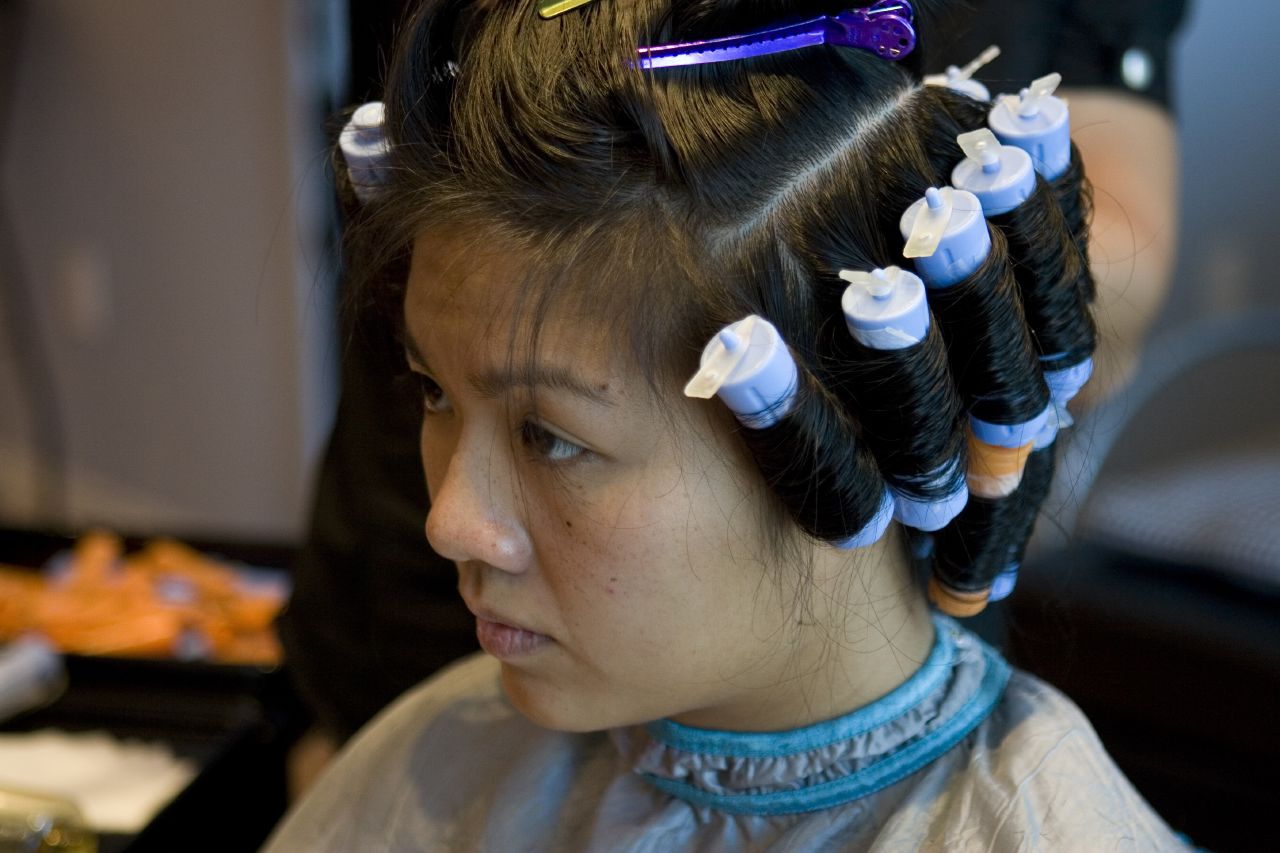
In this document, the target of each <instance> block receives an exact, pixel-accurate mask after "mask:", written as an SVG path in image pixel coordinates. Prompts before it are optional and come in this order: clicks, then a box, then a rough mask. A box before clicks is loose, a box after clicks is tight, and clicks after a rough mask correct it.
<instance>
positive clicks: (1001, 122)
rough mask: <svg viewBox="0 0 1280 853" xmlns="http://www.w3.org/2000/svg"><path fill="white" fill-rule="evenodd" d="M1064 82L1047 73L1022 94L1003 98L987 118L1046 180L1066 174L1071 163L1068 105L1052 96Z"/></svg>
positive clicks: (999, 135) (1060, 76)
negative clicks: (1027, 155)
mask: <svg viewBox="0 0 1280 853" xmlns="http://www.w3.org/2000/svg"><path fill="white" fill-rule="evenodd" d="M1061 81H1062V75H1061V74H1057V73H1054V74H1047V75H1045V76H1044V77H1040V78H1038V79H1036V80H1034V81H1032V83H1031V85H1030V86H1029V87H1027V88H1026V89H1023V90H1022V92H1021V93H1020V94H1017V95H1001V96H1000V97H999V98H997V99H996V105H995V106H994V107H993V108H992V109H991V113H990V115H988V116H987V124H988V126H990V128H991V129H992V130H993V131H995V134H996V136H997V137H999V139H1000V141H1001V142H1003V143H1004V144H1005V145H1014V146H1017V147H1018V148H1020V149H1022V150H1023V151H1025V152H1027V154H1029V155H1030V156H1031V162H1032V163H1033V164H1034V165H1035V170H1036V171H1037V172H1039V173H1040V175H1041V176H1042V177H1043V178H1044V179H1045V180H1046V181H1052V180H1053V179H1055V178H1057V177H1058V176H1059V175H1061V174H1062V173H1063V172H1065V171H1066V169H1067V166H1068V165H1069V164H1070V162H1071V130H1070V127H1069V124H1070V122H1069V119H1068V111H1067V102H1066V101H1064V100H1063V99H1061V98H1058V97H1054V94H1053V93H1054V91H1055V90H1056V89H1057V88H1058V84H1059V83H1060V82H1061Z"/></svg>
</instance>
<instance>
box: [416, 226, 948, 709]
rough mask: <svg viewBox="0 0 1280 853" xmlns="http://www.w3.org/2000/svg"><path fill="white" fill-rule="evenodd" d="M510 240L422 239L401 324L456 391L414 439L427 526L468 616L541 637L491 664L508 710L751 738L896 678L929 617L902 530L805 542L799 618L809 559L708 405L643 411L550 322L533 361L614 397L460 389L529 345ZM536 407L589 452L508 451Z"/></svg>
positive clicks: (618, 363) (925, 645) (578, 337)
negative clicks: (783, 531)
mask: <svg viewBox="0 0 1280 853" xmlns="http://www.w3.org/2000/svg"><path fill="white" fill-rule="evenodd" d="M480 246H493V247H495V248H494V249H493V250H492V252H491V253H490V252H486V251H484V250H482V249H478V247H480ZM502 248H503V247H501V245H500V242H499V241H493V240H490V241H478V240H474V239H465V235H463V234H461V233H458V232H454V233H437V234H428V235H425V236H423V237H422V238H420V239H419V240H418V242H417V244H416V245H415V248H414V252H413V259H412V265H411V272H410V277H409V287H408V291H407V294H406V299H405V323H406V331H407V333H408V335H409V337H410V339H411V341H412V344H413V347H412V348H413V349H416V350H417V351H418V352H419V353H420V354H421V356H422V357H423V359H424V361H425V362H426V364H425V365H415V369H418V370H421V371H425V372H428V373H429V374H430V376H431V378H432V379H433V380H434V381H435V382H436V383H438V385H439V386H440V388H441V389H442V391H443V395H444V397H445V398H447V401H448V407H447V411H441V412H438V413H433V414H429V415H428V416H427V417H426V418H425V420H424V426H423V431H422V457H423V467H424V471H425V473H426V477H427V484H428V488H429V490H430V493H431V498H432V506H431V512H430V514H429V516H428V518H427V524H426V528H427V535H428V538H429V539H430V541H431V543H432V545H433V547H435V549H436V550H437V551H438V552H439V553H441V554H442V555H444V556H446V557H448V558H449V559H452V560H454V561H455V563H456V564H457V566H458V575H459V581H458V586H459V591H460V592H461V593H462V595H463V597H464V598H465V599H466V600H467V602H468V604H469V605H470V606H471V607H473V608H475V609H480V610H484V611H487V612H489V613H491V614H495V615H497V616H500V617H502V619H503V620H505V621H509V622H511V623H513V624H517V625H519V626H520V627H523V628H525V629H527V630H530V631H534V632H537V633H540V634H544V635H546V636H548V637H550V638H551V639H552V641H553V642H551V643H550V644H548V645H546V646H545V647H543V648H542V649H540V650H538V651H537V652H535V653H533V654H530V655H527V656H525V657H522V658H518V659H515V660H510V661H504V663H503V665H502V676H503V684H504V687H505V689H506V691H507V694H508V696H509V697H510V699H511V701H512V703H513V704H514V705H515V706H516V707H517V708H518V709H519V710H520V711H521V712H523V713H524V714H525V715H526V716H528V717H529V718H530V719H532V720H534V721H535V722H537V723H539V724H542V725H545V726H548V727H552V728H559V729H565V730H593V729H601V728H607V727H612V726H618V725H624V724H630V723H638V722H644V721H648V720H652V719H657V718H660V717H673V718H675V719H678V720H680V721H681V722H685V723H687V724H689V725H700V726H708V727H718V728H732V729H745V730H762V729H776V728H785V727H789V726H795V725H803V724H806V723H809V722H813V721H816V720H819V719H825V718H828V717H831V716H835V715H837V714H840V713H843V712H845V711H848V710H850V709H852V708H854V707H857V706H858V705H861V704H864V703H865V702H868V701H871V700H873V699H875V698H878V697H879V696H882V695H884V693H887V692H888V691H889V690H891V689H892V688H893V687H895V686H897V684H899V683H901V682H902V681H903V680H904V679H905V678H906V677H908V676H909V675H910V674H911V672H913V671H914V670H915V669H916V668H917V667H918V664H919V661H921V660H923V658H924V657H925V655H926V654H927V652H928V649H929V646H930V644H931V642H932V627H931V624H930V622H929V619H928V614H927V610H926V608H925V605H924V599H923V595H922V593H921V592H920V591H919V590H917V589H916V588H915V587H914V585H913V584H912V582H911V579H910V573H909V571H908V568H907V563H906V560H905V556H904V555H903V554H902V553H901V548H900V545H899V543H898V542H897V537H896V536H890V537H886V539H884V540H882V541H881V542H880V543H878V544H877V545H876V546H874V547H872V548H868V549H863V550H861V551H857V552H852V553H844V552H838V551H836V550H834V549H832V548H829V547H827V546H823V545H820V544H802V545H801V549H802V552H803V549H807V553H802V556H803V558H804V561H805V562H806V563H807V564H809V566H810V567H811V569H812V577H813V579H814V580H813V587H812V589H810V590H807V591H806V594H807V595H808V598H809V601H808V607H807V608H806V609H805V610H804V612H805V613H806V614H811V615H812V617H813V618H812V620H810V621H802V620H799V619H797V618H796V612H797V611H796V583H795V582H794V578H795V577H797V576H798V573H799V572H800V571H801V568H800V567H799V566H790V565H782V564H779V563H778V562H777V561H776V559H775V558H774V557H773V556H771V555H770V553H769V551H768V549H767V548H766V547H765V543H764V539H763V536H762V535H761V524H760V520H761V518H762V514H763V511H764V506H765V498H764V494H765V492H764V490H765V488H766V487H765V486H764V484H763V482H762V481H761V478H760V475H759V472H758V470H757V469H756V468H755V466H754V464H753V463H752V462H751V460H750V458H749V457H748V456H747V454H746V451H745V450H744V448H743V447H742V445H741V444H740V443H739V442H738V440H737V439H736V438H735V437H734V436H733V434H732V430H731V429H729V428H728V425H727V424H726V419H727V416H726V415H725V414H724V412H723V410H722V409H720V408H717V404H716V403H715V401H692V400H688V399H686V398H684V397H683V396H682V395H680V393H679V389H678V388H673V389H672V393H671V395H670V396H669V398H668V399H666V400H663V401H660V402H655V401H654V400H653V399H652V397H651V395H649V394H648V393H647V389H646V387H645V382H644V379H643V377H642V376H641V375H639V373H638V372H637V371H636V370H635V369H634V367H633V366H631V365H629V364H627V363H625V362H623V361H622V360H621V359H616V358H614V357H613V355H612V353H613V350H612V348H611V347H610V339H611V338H610V334H609V333H608V330H604V329H601V330H599V334H595V335H593V334H591V333H590V329H589V328H584V325H583V323H582V321H581V318H576V319H575V321H573V322H569V321H567V320H560V319H558V318H557V317H555V316H552V317H549V318H547V319H546V321H545V323H544V325H543V326H542V327H541V330H540V331H541V333H542V338H541V347H540V349H539V351H538V352H537V353H534V354H532V356H533V359H534V361H536V362H537V363H538V364H550V365H562V366H568V367H569V368H570V369H571V370H572V371H573V372H574V374H575V376H578V377H579V378H580V380H581V382H582V383H584V385H585V387H587V388H591V389H594V390H595V391H596V392H597V393H598V394H606V395H608V398H607V399H608V404H607V405H606V404H602V403H599V402H593V401H590V400H588V399H586V398H584V397H582V396H579V395H575V394H574V393H572V392H570V391H566V390H564V389H561V388H552V387H540V388H538V389H537V406H536V409H535V408H534V407H533V406H532V403H531V398H530V397H529V395H528V394H527V392H526V391H524V390H522V389H520V388H518V387H516V388H513V389H510V390H508V391H506V392H504V393H503V395H501V396H500V397H498V398H492V397H489V396H486V395H484V394H481V393H479V392H478V390H477V389H476V388H475V387H473V386H472V384H471V383H470V382H469V380H468V377H469V376H470V375H471V374H472V373H474V372H475V371H476V370H478V369H484V368H485V367H487V366H494V365H496V366H501V365H503V364H506V363H509V362H507V357H508V355H509V354H510V346H511V342H512V340H513V339H514V340H523V338H521V337H520V336H519V335H516V336H515V337H514V338H513V334H515V333H516V332H517V331H518V330H519V328H520V326H519V325H518V324H519V323H520V322H521V321H520V318H518V317H513V316H512V313H513V312H512V304H513V302H512V299H511V295H510V292H509V289H510V286H511V285H510V283H511V282H513V281H518V280H519V270H520V265H519V263H518V252H517V251H515V250H506V251H502V250H500V249H502ZM530 355H531V354H529V353H527V352H519V351H518V352H516V353H515V358H516V361H515V363H521V359H526V360H527V359H528V357H529V356H530ZM671 414H675V415H676V417H674V418H673V417H670V415H671ZM531 418H534V419H536V422H537V424H538V425H539V426H540V427H542V428H545V429H547V430H550V431H551V432H553V433H554V434H555V435H556V436H558V437H559V438H560V439H564V440H566V441H568V442H570V443H569V444H568V445H564V446H567V447H570V448H577V449H578V450H579V451H582V452H580V453H576V454H574V455H573V456H572V458H571V459H567V460H566V459H556V460H551V459H548V458H546V457H540V456H539V455H538V454H537V453H536V452H535V451H534V449H533V448H531V447H530V446H527V445H524V444H522V443H521V441H522V439H521V436H522V435H523V434H524V433H523V432H522V424H524V423H525V422H527V421H528V420H529V419H531ZM675 425H686V426H683V427H682V428H683V429H685V430H686V432H684V433H682V434H681V435H679V436H677V435H675V434H673V432H672V430H673V429H674V428H675ZM677 439H679V440H677ZM556 447H557V448H560V447H561V445H556ZM868 625H873V626H876V629H875V630H872V631H868V630H867V628H866V626H868ZM886 637H889V638H891V640H888V641H887V640H886Z"/></svg>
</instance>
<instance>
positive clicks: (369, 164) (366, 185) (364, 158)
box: [338, 101, 391, 204]
mask: <svg viewBox="0 0 1280 853" xmlns="http://www.w3.org/2000/svg"><path fill="white" fill-rule="evenodd" d="M383 124H384V110H383V106H382V102H381V101H370V102H369V103H367V104H362V105H360V106H359V107H357V108H356V111H355V112H353V113H352V114H351V118H350V119H349V120H348V121H347V124H346V126H345V127H343V129H342V134H341V135H340V136H339V137H338V146H339V147H340V148H341V149H342V157H343V159H344V160H346V161H347V174H348V175H349V176H350V178H351V188H352V189H353V190H355V193H356V197H357V198H359V199H360V203H361V204H368V203H369V201H370V200H371V199H372V198H373V197H374V196H375V195H376V194H377V191H378V187H379V186H380V185H381V184H382V183H383V182H384V179H385V177H386V175H385V170H386V166H387V158H388V154H389V153H390V151H391V146H390V143H389V142H388V141H387V138H386V134H385V133H384V129H383Z"/></svg>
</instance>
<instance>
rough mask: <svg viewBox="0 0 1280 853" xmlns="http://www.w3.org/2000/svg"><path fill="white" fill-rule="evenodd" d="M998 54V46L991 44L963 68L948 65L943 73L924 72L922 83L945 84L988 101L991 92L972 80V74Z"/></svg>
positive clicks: (975, 97) (954, 89)
mask: <svg viewBox="0 0 1280 853" xmlns="http://www.w3.org/2000/svg"><path fill="white" fill-rule="evenodd" d="M999 55H1000V48H999V47H997V46H996V45H994V44H993V45H991V47H989V48H987V49H986V50H984V51H983V52H982V53H980V54H978V56H977V58H975V59H974V60H973V61H972V62H970V63H969V64H968V65H966V66H964V67H963V68H957V67H956V66H954V65H948V66H947V70H946V72H945V73H943V74H926V75H925V78H924V84H925V85H926V86H946V87H947V88H948V89H950V90H952V91H953V92H959V93H961V94H962V95H968V96H969V97H971V98H973V99H974V100H977V101H989V100H991V93H990V92H989V91H987V87H986V86H984V85H982V84H981V83H979V82H978V81H977V80H974V79H973V75H974V74H977V73H978V71H979V70H981V69H982V67H983V66H984V65H986V64H987V63H989V62H991V61H992V60H993V59H995V58H996V57H997V56H999Z"/></svg>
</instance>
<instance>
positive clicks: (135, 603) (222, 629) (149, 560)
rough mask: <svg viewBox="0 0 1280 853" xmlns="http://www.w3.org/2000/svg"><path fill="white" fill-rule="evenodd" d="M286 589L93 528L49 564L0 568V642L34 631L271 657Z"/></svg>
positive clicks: (158, 648) (151, 650) (81, 640)
mask: <svg viewBox="0 0 1280 853" xmlns="http://www.w3.org/2000/svg"><path fill="white" fill-rule="evenodd" d="M284 598H285V590H284V589H283V588H282V586H281V585H279V584H262V583H254V582H253V581H252V580H250V579H249V578H248V577H246V575H245V574H244V573H243V572H241V571H240V570H238V569H236V568H234V567H232V566H230V565H227V564H225V563H222V562H219V561H217V560H215V559H213V558H211V557H208V556H206V555H204V554H202V553H200V552H199V551H196V550H195V549H194V548H191V547H189V546H187V545H184V544H183V543H181V542H177V541H175V540H172V539H157V540H153V541H152V542H149V543H147V545H146V546H145V547H143V548H142V549H141V550H140V551H137V552H134V553H133V554H127V555H126V554H125V551H124V545H123V543H122V542H121V540H120V538H119V537H118V536H116V535H115V534H112V533H108V532H104V531H92V532H89V533H86V534H85V535H84V536H82V537H81V538H80V540H79V541H77V543H76V545H75V548H74V549H73V551H72V553H71V555H70V558H69V560H68V562H67V564H66V566H65V567H63V566H60V567H59V568H58V569H57V570H56V571H53V572H50V573H46V574H44V575H39V574H35V573H32V572H30V571H27V570H21V569H3V568H0V642H2V641H5V640H8V639H12V638H13V637H16V636H18V635H19V634H23V633H27V632H35V633H38V634H41V635H43V636H44V637H46V638H47V639H48V640H49V641H50V642H51V643H53V644H54V645H55V646H56V647H57V648H59V649H60V650H61V651H63V652H68V653H72V654H83V655H113V656H135V657H166V658H167V657H177V658H182V659H197V660H209V661H213V662H217V663H236V664H253V665H265V666H271V665H275V664H278V663H279V662H280V644H279V641H278V639H277V638H276V634H275V629H274V624H273V623H274V621H275V617H276V614H277V613H279V611H280V608H281V607H282V606H283V604H284Z"/></svg>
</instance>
